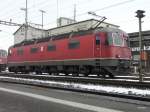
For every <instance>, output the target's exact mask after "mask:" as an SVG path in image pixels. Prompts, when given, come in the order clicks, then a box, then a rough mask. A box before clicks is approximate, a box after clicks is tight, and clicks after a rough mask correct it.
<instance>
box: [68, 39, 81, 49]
mask: <svg viewBox="0 0 150 112" xmlns="http://www.w3.org/2000/svg"><path fill="white" fill-rule="evenodd" d="M79 46H80V42H79V41H71V42H69V44H68V47H69V49H77V48H79Z"/></svg>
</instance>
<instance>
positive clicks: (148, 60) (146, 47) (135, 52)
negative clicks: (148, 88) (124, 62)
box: [128, 30, 150, 71]
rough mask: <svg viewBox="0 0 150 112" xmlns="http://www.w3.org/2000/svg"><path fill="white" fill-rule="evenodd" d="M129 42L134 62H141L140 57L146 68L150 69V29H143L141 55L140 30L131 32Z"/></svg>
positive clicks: (136, 63)
mask: <svg viewBox="0 0 150 112" xmlns="http://www.w3.org/2000/svg"><path fill="white" fill-rule="evenodd" d="M128 35H129V44H130V47H131V50H132V62H133V64H135V65H137V66H138V64H139V60H140V58H141V59H142V65H143V68H145V70H147V71H150V70H149V68H150V30H148V31H142V54H141V55H140V52H139V51H140V48H139V40H140V39H139V32H133V33H129V34H128Z"/></svg>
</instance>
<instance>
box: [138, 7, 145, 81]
mask: <svg viewBox="0 0 150 112" xmlns="http://www.w3.org/2000/svg"><path fill="white" fill-rule="evenodd" d="M136 13H137V15H136V17H137V18H138V19H139V47H140V60H139V82H143V73H142V59H141V55H142V22H141V19H142V18H143V17H144V16H145V15H144V14H143V13H145V11H143V10H137V11H136Z"/></svg>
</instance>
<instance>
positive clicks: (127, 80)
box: [0, 73, 150, 89]
mask: <svg viewBox="0 0 150 112" xmlns="http://www.w3.org/2000/svg"><path fill="white" fill-rule="evenodd" d="M0 76H3V77H12V78H25V79H33V80H43V81H59V82H70V83H81V84H98V85H106V86H117V87H130V88H139V89H147V88H150V77H145V78H144V81H145V82H139V81H138V77H137V76H130V77H127V76H117V77H115V79H109V78H106V79H103V78H99V77H96V76H93V77H92V76H91V77H71V76H53V75H33V74H30V75H29V74H14V73H1V74H0Z"/></svg>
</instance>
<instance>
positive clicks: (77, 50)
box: [8, 27, 131, 77]
mask: <svg viewBox="0 0 150 112" xmlns="http://www.w3.org/2000/svg"><path fill="white" fill-rule="evenodd" d="M127 40H128V35H127V34H126V33H125V32H124V31H122V30H120V29H118V28H109V27H104V28H97V29H89V30H85V31H76V32H70V33H66V34H61V35H56V36H50V37H47V38H41V39H35V40H34V39H33V40H28V41H24V42H22V43H19V44H16V45H14V46H11V47H10V48H9V50H8V67H9V71H11V72H25V73H27V72H36V73H42V72H44V73H45V72H46V73H49V74H52V73H54V74H59V73H64V74H66V75H68V74H72V75H73V76H78V75H79V74H84V75H86V76H87V75H89V74H97V75H103V76H105V75H109V76H110V77H113V76H114V75H115V73H117V71H119V70H121V69H122V70H125V69H127V68H128V67H129V66H130V64H129V61H130V59H131V50H130V48H129V47H128V45H127Z"/></svg>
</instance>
